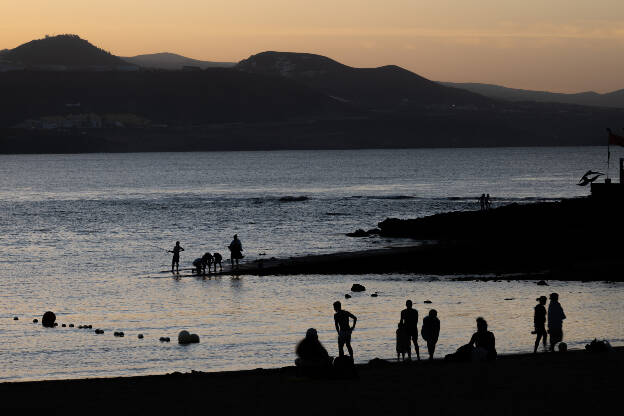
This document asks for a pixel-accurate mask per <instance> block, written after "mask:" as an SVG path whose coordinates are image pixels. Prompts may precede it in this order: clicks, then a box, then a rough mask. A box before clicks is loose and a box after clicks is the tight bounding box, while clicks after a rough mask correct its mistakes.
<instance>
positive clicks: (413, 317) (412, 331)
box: [401, 299, 420, 361]
mask: <svg viewBox="0 0 624 416" xmlns="http://www.w3.org/2000/svg"><path fill="white" fill-rule="evenodd" d="M405 307H406V308H405V309H403V310H402V311H401V323H402V324H403V325H405V329H406V330H407V334H408V337H409V339H410V340H411V341H413V342H414V349H415V350H416V357H417V358H418V361H420V351H419V349H418V311H417V310H416V309H414V308H412V301H411V300H409V299H408V300H407V302H405ZM407 355H408V357H407V358H408V359H409V360H411V359H412V354H411V352H408V354H407Z"/></svg>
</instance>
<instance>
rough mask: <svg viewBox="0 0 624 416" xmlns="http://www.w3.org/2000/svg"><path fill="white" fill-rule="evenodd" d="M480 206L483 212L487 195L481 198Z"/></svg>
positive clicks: (482, 195)
mask: <svg viewBox="0 0 624 416" xmlns="http://www.w3.org/2000/svg"><path fill="white" fill-rule="evenodd" d="M479 205H480V206H481V211H483V210H485V194H481V196H480V197H479Z"/></svg>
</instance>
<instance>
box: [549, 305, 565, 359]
mask: <svg viewBox="0 0 624 416" xmlns="http://www.w3.org/2000/svg"><path fill="white" fill-rule="evenodd" d="M564 319H566V316H565V313H563V308H562V307H561V304H560V303H559V294H557V293H551V294H550V303H549V304H548V333H549V334H550V351H554V350H555V345H556V344H557V343H558V342H561V340H563V320H564Z"/></svg>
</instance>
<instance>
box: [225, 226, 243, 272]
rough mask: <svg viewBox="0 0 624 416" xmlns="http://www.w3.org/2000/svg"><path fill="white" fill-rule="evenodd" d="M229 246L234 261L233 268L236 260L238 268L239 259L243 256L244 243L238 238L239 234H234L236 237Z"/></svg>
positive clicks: (231, 258) (231, 259)
mask: <svg viewBox="0 0 624 416" xmlns="http://www.w3.org/2000/svg"><path fill="white" fill-rule="evenodd" d="M228 248H229V249H230V261H231V262H232V268H234V262H235V261H236V267H237V268H238V260H240V259H242V258H243V244H242V243H241V241H240V240H239V239H238V234H234V239H233V240H232V242H231V243H230V245H229V246H228Z"/></svg>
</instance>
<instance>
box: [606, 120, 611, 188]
mask: <svg viewBox="0 0 624 416" xmlns="http://www.w3.org/2000/svg"><path fill="white" fill-rule="evenodd" d="M607 131H608V132H609V135H608V136H607V180H606V181H605V182H609V168H610V167H611V129H607Z"/></svg>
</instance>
